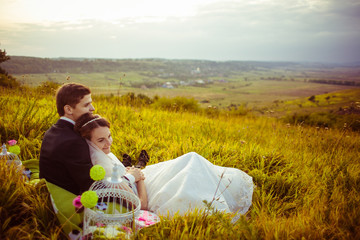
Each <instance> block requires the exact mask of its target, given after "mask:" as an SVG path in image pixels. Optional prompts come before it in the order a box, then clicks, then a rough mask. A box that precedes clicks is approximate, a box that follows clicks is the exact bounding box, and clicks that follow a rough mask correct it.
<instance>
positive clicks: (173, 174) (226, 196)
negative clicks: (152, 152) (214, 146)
mask: <svg viewBox="0 0 360 240" xmlns="http://www.w3.org/2000/svg"><path fill="white" fill-rule="evenodd" d="M143 173H144V174H145V177H146V179H145V185H146V191H147V193H148V203H149V204H148V205H149V210H150V211H153V212H155V213H157V214H159V215H166V214H167V213H168V212H169V214H170V215H173V214H174V213H176V212H179V213H180V214H184V213H185V212H187V211H188V210H191V209H194V208H198V209H203V208H205V204H204V202H203V201H204V200H206V201H207V202H211V201H213V199H215V200H214V201H213V204H212V206H213V207H215V208H216V209H217V210H220V211H226V212H237V213H238V214H244V213H246V212H247V211H248V209H249V207H250V206H251V202H252V194H253V190H254V184H253V181H252V177H250V176H249V175H247V174H246V173H245V172H243V171H241V170H239V169H236V168H226V167H220V166H217V165H214V164H212V163H210V162H209V161H208V160H206V159H205V158H204V157H202V156H200V155H199V154H197V153H195V152H190V153H187V154H184V155H182V156H180V157H178V158H176V159H173V160H169V161H165V162H161V163H157V164H154V165H149V166H147V167H146V168H145V169H144V170H143Z"/></svg>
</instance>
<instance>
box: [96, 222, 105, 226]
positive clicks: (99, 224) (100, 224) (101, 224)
mask: <svg viewBox="0 0 360 240" xmlns="http://www.w3.org/2000/svg"><path fill="white" fill-rule="evenodd" d="M96 226H97V227H106V225H105V224H103V223H96Z"/></svg>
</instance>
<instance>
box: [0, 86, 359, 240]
mask: <svg viewBox="0 0 360 240" xmlns="http://www.w3.org/2000/svg"><path fill="white" fill-rule="evenodd" d="M342 94H344V95H345V93H342ZM321 102H322V101H319V104H321ZM173 103H174V102H173ZM94 104H95V108H96V113H98V114H100V115H102V116H104V117H106V118H108V119H109V121H110V122H111V123H112V135H113V138H114V145H113V152H114V153H115V154H116V155H117V156H120V155H122V154H123V153H128V154H129V155H130V156H131V157H133V158H135V157H136V156H137V154H138V153H139V152H140V150H141V149H146V150H147V151H148V152H149V155H150V157H151V160H150V164H153V163H157V162H161V161H166V160H169V159H172V158H175V157H177V156H180V155H182V154H184V153H187V152H190V151H195V152H197V153H199V154H200V155H202V156H204V157H205V158H207V159H208V160H209V161H211V162H212V163H214V164H217V165H221V166H226V167H236V168H239V169H241V170H243V171H245V172H247V173H248V174H249V175H250V176H252V177H253V180H254V183H255V184H256V189H255V191H254V195H253V205H252V207H251V208H250V210H249V211H248V213H247V214H246V216H244V217H243V218H241V219H240V220H239V221H238V222H236V223H235V224H232V223H231V222H230V219H231V216H230V215H223V214H215V215H209V216H208V215H207V214H206V213H204V212H193V213H189V214H188V215H187V216H185V217H174V218H169V217H167V216H163V217H162V220H161V222H160V223H159V224H156V225H154V226H152V227H150V228H148V229H144V230H142V231H141V232H140V233H139V235H138V239H301V238H305V239H358V238H359V237H360V235H359V234H360V228H359V222H360V211H359V206H360V161H359V156H360V136H359V134H358V133H357V132H353V131H350V130H349V128H346V127H345V128H340V129H336V128H331V127H330V128H323V127H320V128H316V127H308V126H306V125H303V124H287V123H286V122H285V121H280V120H277V119H276V118H269V117H267V116H266V117H255V116H254V115H253V114H247V115H246V114H245V115H244V114H243V115H239V114H230V113H224V114H209V112H203V111H200V110H197V111H196V110H194V109H195V108H193V111H184V110H181V109H177V111H165V110H161V108H157V109H156V108H155V107H131V106H127V105H124V102H123V101H122V100H120V99H118V98H116V97H104V96H97V97H96V96H95V97H94ZM283 104H289V103H286V102H284V103H283ZM54 106H55V103H54V99H53V97H52V96H51V95H48V94H39V92H33V93H32V91H30V90H28V91H22V92H19V91H16V90H13V91H11V90H4V89H0V109H1V111H0V134H1V139H2V141H5V140H10V139H16V140H18V142H19V145H20V147H21V154H20V157H21V159H23V160H27V159H31V158H38V157H39V148H40V146H41V140H42V136H43V133H44V132H45V131H46V129H48V128H49V127H50V126H51V124H52V123H54V122H55V121H56V119H57V116H56V113H55V110H54ZM138 106H139V105H138ZM0 172H1V175H0V176H1V177H0V178H1V181H0V192H1V193H2V194H1V195H0V219H1V221H0V238H1V239H31V238H36V239H58V238H63V236H62V235H61V233H60V231H59V229H60V226H59V224H58V223H57V222H56V221H54V215H53V213H52V211H51V205H50V202H49V199H48V193H47V191H46V188H44V186H43V185H38V186H35V187H34V186H31V185H28V184H26V182H25V181H24V180H23V179H22V178H21V176H20V174H19V173H17V172H16V171H15V170H14V169H9V168H7V167H6V165H5V164H4V162H1V163H0Z"/></svg>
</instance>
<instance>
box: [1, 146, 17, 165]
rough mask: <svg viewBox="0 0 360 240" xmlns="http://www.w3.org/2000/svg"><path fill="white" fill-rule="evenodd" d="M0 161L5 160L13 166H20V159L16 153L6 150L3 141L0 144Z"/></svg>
mask: <svg viewBox="0 0 360 240" xmlns="http://www.w3.org/2000/svg"><path fill="white" fill-rule="evenodd" d="M0 161H7V164H8V165H11V164H14V165H15V166H21V165H22V163H21V160H20V159H19V157H18V155H16V154H14V153H11V152H8V151H7V149H6V145H5V143H4V144H3V145H2V151H1V153H0Z"/></svg>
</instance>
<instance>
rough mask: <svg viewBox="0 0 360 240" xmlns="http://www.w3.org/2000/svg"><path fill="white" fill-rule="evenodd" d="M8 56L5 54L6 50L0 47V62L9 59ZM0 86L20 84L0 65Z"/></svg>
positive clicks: (10, 86) (11, 86) (14, 86)
mask: <svg viewBox="0 0 360 240" xmlns="http://www.w3.org/2000/svg"><path fill="white" fill-rule="evenodd" d="M9 59H10V57H9V56H6V51H5V50H1V49H0V63H2V62H5V61H7V60H9ZM0 86H3V87H8V88H16V87H19V86H20V83H19V82H18V81H16V79H15V78H13V77H12V76H11V75H8V73H7V72H6V71H5V70H4V69H2V68H1V67H0Z"/></svg>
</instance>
